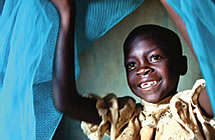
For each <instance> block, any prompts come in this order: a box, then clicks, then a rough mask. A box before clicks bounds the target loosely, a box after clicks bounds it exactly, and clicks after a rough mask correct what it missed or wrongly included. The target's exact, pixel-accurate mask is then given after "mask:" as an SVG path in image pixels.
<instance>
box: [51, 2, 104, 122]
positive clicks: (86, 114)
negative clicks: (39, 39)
mask: <svg viewBox="0 0 215 140" xmlns="http://www.w3.org/2000/svg"><path fill="white" fill-rule="evenodd" d="M52 2H53V3H54V5H55V6H56V8H57V9H58V12H59V15H60V29H59V34H58V41H57V46H56V50H55V59H54V67H53V98H54V104H55V107H56V108H57V109H58V110H59V111H60V112H62V113H64V114H65V115H67V116H70V117H72V118H73V119H76V120H83V121H87V122H90V123H94V124H98V123H99V122H100V117H99V115H98V112H97V110H96V100H94V99H88V98H84V97H82V96H80V95H79V94H78V91H77V89H76V84H75V65H74V29H75V28H74V23H75V1H74V0H52Z"/></svg>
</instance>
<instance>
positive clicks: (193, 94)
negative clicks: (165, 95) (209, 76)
mask: <svg viewBox="0 0 215 140" xmlns="http://www.w3.org/2000/svg"><path fill="white" fill-rule="evenodd" d="M204 87H205V80H204V79H199V80H197V81H196V82H195V83H194V85H193V87H192V89H189V90H184V91H180V92H178V93H177V94H175V95H174V96H173V97H172V99H171V101H170V102H173V101H175V100H180V101H183V102H186V103H191V102H193V103H194V104H197V103H198V101H197V100H198V97H199V94H200V92H201V90H202V89H203V88H204Z"/></svg>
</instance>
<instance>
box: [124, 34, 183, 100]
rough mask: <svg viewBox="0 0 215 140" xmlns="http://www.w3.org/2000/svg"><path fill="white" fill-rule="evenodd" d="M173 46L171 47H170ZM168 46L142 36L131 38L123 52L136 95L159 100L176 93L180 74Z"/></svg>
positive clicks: (129, 82) (131, 84)
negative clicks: (124, 52) (168, 51)
mask: <svg viewBox="0 0 215 140" xmlns="http://www.w3.org/2000/svg"><path fill="white" fill-rule="evenodd" d="M173 47H174V46H173ZM167 49H168V48H167V47H166V46H159V45H158V44H157V43H155V42H154V41H153V40H151V39H143V37H142V36H139V37H137V38H136V39H134V40H133V41H132V43H131V44H130V46H129V48H128V49H127V51H126V52H127V53H126V55H125V66H126V72H127V80H128V84H129V87H130V88H131V90H132V91H133V92H134V94H135V95H137V96H139V97H140V98H142V99H144V100H146V101H148V102H152V103H155V102H159V101H160V100H161V99H164V98H165V97H167V96H169V95H172V94H175V93H176V89H177V85H178V80H179V74H178V73H177V72H176V70H175V67H174V59H171V58H172V55H170V56H169V54H168V53H165V52H167V51H164V50H167Z"/></svg>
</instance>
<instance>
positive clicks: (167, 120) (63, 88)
mask: <svg viewBox="0 0 215 140" xmlns="http://www.w3.org/2000/svg"><path fill="white" fill-rule="evenodd" d="M53 2H54V4H55V5H56V7H57V8H58V10H59V13H60V15H61V25H60V31H59V37H58V44H57V48H56V54H55V62H54V73H53V97H54V103H55V106H56V108H57V109H58V110H59V111H61V112H63V113H64V114H65V115H68V116H70V117H72V118H73V119H76V120H81V121H83V122H82V129H83V131H84V133H85V134H86V135H88V137H89V138H90V139H92V140H97V139H101V138H102V137H103V135H104V134H105V133H106V134H107V135H110V137H111V139H112V140H114V139H117V140H149V139H156V140H158V139H161V140H162V139H200V140H201V139H208V140H209V139H214V138H215V121H214V119H212V117H213V114H212V112H211V107H210V106H205V105H204V104H208V102H209V99H208V96H207V91H206V89H205V82H204V80H199V81H197V82H196V84H195V85H194V86H193V89H191V90H187V91H182V92H177V86H178V81H179V77H180V75H184V74H185V73H186V71H187V59H186V57H185V56H183V55H182V50H181V43H180V40H179V38H178V36H177V35H176V34H175V33H174V32H172V31H171V30H169V29H167V28H164V27H161V26H158V25H142V26H139V27H137V28H135V29H134V30H133V31H132V32H131V33H130V34H129V35H128V37H127V39H126V40H125V43H124V62H125V69H126V75H127V81H128V85H129V87H130V89H131V90H132V92H133V93H134V94H135V95H137V96H138V97H140V98H141V99H142V102H141V103H140V104H136V103H135V100H134V99H133V98H131V97H122V98H117V97H116V96H115V95H114V94H109V95H107V96H105V97H103V98H101V97H97V96H95V95H91V96H89V97H82V96H80V95H79V94H78V91H77V89H76V85H75V80H74V63H72V62H73V61H72V62H71V60H73V59H74V19H75V18H74V17H75V16H74V15H75V10H74V9H75V3H74V1H67V0H64V1H61V0H53ZM203 97H204V99H205V98H206V101H208V102H205V100H204V102H203V101H202V100H203Z"/></svg>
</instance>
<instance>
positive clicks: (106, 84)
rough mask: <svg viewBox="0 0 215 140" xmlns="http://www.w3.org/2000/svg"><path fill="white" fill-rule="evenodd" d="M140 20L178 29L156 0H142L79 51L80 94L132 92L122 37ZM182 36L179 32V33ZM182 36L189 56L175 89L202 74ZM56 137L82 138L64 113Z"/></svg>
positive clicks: (188, 86) (75, 122)
mask: <svg viewBox="0 0 215 140" xmlns="http://www.w3.org/2000/svg"><path fill="white" fill-rule="evenodd" d="M141 24H159V25H163V26H166V27H168V28H170V29H172V30H174V31H175V32H177V33H178V34H179V32H178V30H177V29H176V26H175V24H174V23H173V22H172V20H171V19H170V17H169V16H168V14H167V12H166V11H165V9H164V8H163V6H162V5H161V3H160V2H159V1H158V0H145V1H144V3H143V4H142V5H141V6H140V7H139V8H138V9H136V10H135V11H134V12H133V13H131V14H130V15H129V16H128V17H126V18H125V19H124V20H123V21H121V22H120V23H119V24H118V25H117V26H115V27H114V28H113V29H112V30H111V31H109V32H108V33H107V34H106V35H104V36H103V37H101V38H100V39H99V40H97V41H96V42H95V43H94V45H93V46H92V47H90V48H88V49H86V50H85V51H84V52H83V53H81V54H80V55H79V59H80V67H81V73H80V77H79V79H78V80H77V87H78V90H79V92H80V94H82V95H85V94H87V93H94V94H97V95H99V96H104V95H105V94H107V93H115V94H116V95H117V96H126V95H129V96H133V97H134V98H135V99H136V100H137V102H139V101H140V99H139V98H136V97H135V96H134V95H133V94H132V92H131V91H130V89H129V87H128V85H127V81H126V75H125V70H124V66H123V51H122V46H123V41H124V40H125V38H126V36H127V35H128V33H129V32H130V31H131V30H132V29H133V28H134V27H136V26H138V25H141ZM179 36H180V37H181V35H180V34H179ZM181 39H182V45H183V53H184V55H186V56H187V57H188V65H189V67H188V72H187V74H186V75H185V76H183V77H181V80H180V82H179V86H178V90H179V91H180V90H184V89H190V88H192V85H193V84H194V82H195V80H196V79H199V78H201V73H200V70H199V67H198V65H197V63H196V61H195V59H194V57H193V56H192V54H191V52H190V51H189V48H188V47H187V45H186V43H185V42H184V40H183V38H182V37H181ZM55 139H61V140H76V139H77V140H85V139H87V138H86V136H84V135H83V134H82V132H81V130H80V126H79V122H78V121H73V120H71V119H70V118H67V117H64V119H63V121H62V122H61V125H60V126H59V129H58V130H57V133H56V136H55Z"/></svg>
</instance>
